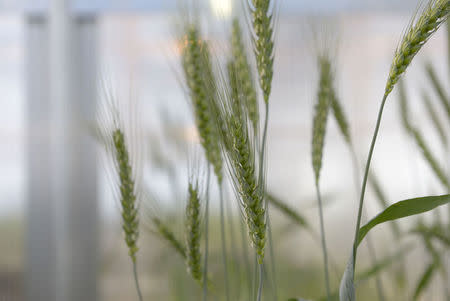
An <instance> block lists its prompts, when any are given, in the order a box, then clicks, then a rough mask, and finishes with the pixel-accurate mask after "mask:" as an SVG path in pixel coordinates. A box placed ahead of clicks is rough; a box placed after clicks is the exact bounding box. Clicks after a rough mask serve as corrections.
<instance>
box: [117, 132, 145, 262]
mask: <svg viewBox="0 0 450 301" xmlns="http://www.w3.org/2000/svg"><path fill="white" fill-rule="evenodd" d="M113 141H114V150H115V160H116V163H117V165H118V173H119V181H120V204H121V205H122V213H121V214H122V229H123V231H124V233H125V242H126V244H127V246H128V254H129V255H130V257H131V260H132V261H133V262H136V252H137V251H138V247H137V243H136V242H137V239H138V237H139V231H138V225H139V219H138V209H137V202H136V194H135V183H134V179H133V175H132V170H131V165H130V160H129V152H128V149H127V146H126V144H125V137H124V134H123V132H122V130H121V129H116V130H114V132H113Z"/></svg>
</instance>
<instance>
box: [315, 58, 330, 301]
mask: <svg viewBox="0 0 450 301" xmlns="http://www.w3.org/2000/svg"><path fill="white" fill-rule="evenodd" d="M318 63H319V73H320V75H319V77H320V78H319V86H318V93H317V102H316V105H315V109H314V119H313V132H312V165H313V169H314V176H315V186H316V193H317V199H318V202H319V219H320V234H321V243H322V252H323V262H324V271H325V287H326V291H327V299H328V300H330V296H331V290H330V280H329V271H328V251H327V244H326V237H325V226H324V217H323V204H322V197H321V194H320V188H319V179H320V170H321V167H322V157H323V146H324V141H325V133H326V126H327V119H328V111H329V108H330V102H331V82H332V72H331V63H330V61H329V57H328V56H325V55H324V56H319V59H318Z"/></svg>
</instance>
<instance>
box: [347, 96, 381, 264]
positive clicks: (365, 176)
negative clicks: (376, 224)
mask: <svg viewBox="0 0 450 301" xmlns="http://www.w3.org/2000/svg"><path fill="white" fill-rule="evenodd" d="M386 99H387V94H385V95H384V96H383V100H382V101H381V105H380V109H379V111H378V117H377V123H376V125H375V131H374V133H373V137H372V142H371V144H370V149H369V155H368V157H367V162H366V166H365V168H364V178H363V182H362V187H361V196H360V199H359V208H358V218H357V220H356V228H355V237H354V240H353V253H352V255H353V262H354V264H353V270H355V266H356V251H357V241H358V235H359V228H360V226H361V216H362V209H363V205H364V195H365V193H366V185H367V178H368V176H369V169H370V162H371V161H372V155H373V150H374V148H375V142H376V140H377V136H378V131H379V130H380V124H381V118H382V116H383V110H384V105H385V104H386Z"/></svg>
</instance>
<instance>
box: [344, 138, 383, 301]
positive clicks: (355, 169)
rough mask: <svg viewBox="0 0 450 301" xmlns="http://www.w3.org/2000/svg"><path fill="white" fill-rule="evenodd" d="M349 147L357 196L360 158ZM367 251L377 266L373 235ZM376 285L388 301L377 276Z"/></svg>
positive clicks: (369, 236) (369, 240)
mask: <svg viewBox="0 0 450 301" xmlns="http://www.w3.org/2000/svg"><path fill="white" fill-rule="evenodd" d="M348 141H349V142H348V147H349V149H350V153H351V157H352V163H353V178H354V181H355V189H356V195H357V196H358V195H359V185H360V183H359V163H358V157H357V155H356V151H355V147H354V146H353V144H352V143H351V142H350V141H351V140H348ZM364 215H366V216H367V213H366V212H364ZM366 239H367V249H368V251H369V257H370V259H371V262H372V265H376V264H377V255H376V251H375V247H374V245H373V240H372V236H371V235H367V238H366ZM375 284H376V288H377V294H378V298H379V300H381V301H384V300H386V297H385V293H384V288H383V283H382V282H381V279H380V276H379V275H376V276H375Z"/></svg>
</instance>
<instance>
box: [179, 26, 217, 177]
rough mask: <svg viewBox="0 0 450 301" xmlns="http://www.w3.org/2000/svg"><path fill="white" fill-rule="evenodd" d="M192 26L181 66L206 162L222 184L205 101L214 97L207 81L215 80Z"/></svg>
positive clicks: (214, 132)
mask: <svg viewBox="0 0 450 301" xmlns="http://www.w3.org/2000/svg"><path fill="white" fill-rule="evenodd" d="M197 26H198V25H196V24H195V23H193V24H186V32H185V35H184V37H183V40H182V44H184V48H183V49H182V67H183V70H184V75H185V80H186V83H187V86H188V88H189V93H190V100H191V104H192V109H193V112H194V116H195V122H196V126H197V130H198V133H199V136H200V142H201V144H202V146H203V149H204V150H205V156H206V158H207V160H208V162H209V163H210V164H211V165H212V166H213V167H214V172H215V174H216V177H217V179H218V181H219V183H221V182H222V177H223V176H222V158H221V152H220V146H219V143H220V142H219V134H218V133H217V130H216V127H215V124H214V120H213V118H214V117H213V114H212V109H211V101H209V100H208V99H207V98H208V97H211V96H213V95H214V92H213V91H209V89H212V88H214V85H210V84H209V83H208V81H211V80H212V78H213V77H214V74H213V71H212V66H211V62H210V61H209V60H210V54H209V46H208V44H207V43H206V41H204V40H203V39H202V37H201V35H200V31H199V29H198V27H197Z"/></svg>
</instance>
